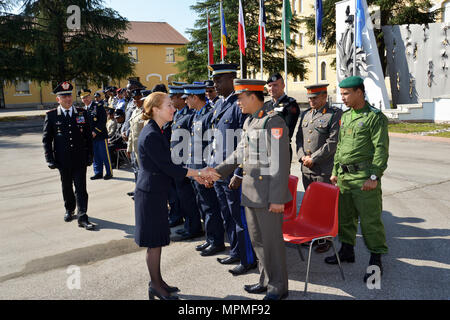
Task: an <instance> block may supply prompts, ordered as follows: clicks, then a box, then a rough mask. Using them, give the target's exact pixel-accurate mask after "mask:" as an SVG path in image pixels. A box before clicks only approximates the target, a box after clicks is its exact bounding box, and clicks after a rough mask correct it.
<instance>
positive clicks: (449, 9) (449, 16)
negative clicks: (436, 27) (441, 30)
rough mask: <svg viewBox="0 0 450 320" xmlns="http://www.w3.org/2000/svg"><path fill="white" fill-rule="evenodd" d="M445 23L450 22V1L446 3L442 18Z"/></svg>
mask: <svg viewBox="0 0 450 320" xmlns="http://www.w3.org/2000/svg"><path fill="white" fill-rule="evenodd" d="M442 21H443V22H450V1H447V2H446V3H444V13H443V17H442Z"/></svg>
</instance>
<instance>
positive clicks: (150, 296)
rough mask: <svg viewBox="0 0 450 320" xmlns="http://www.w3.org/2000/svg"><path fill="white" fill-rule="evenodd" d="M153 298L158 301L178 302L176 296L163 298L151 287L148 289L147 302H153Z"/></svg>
mask: <svg viewBox="0 0 450 320" xmlns="http://www.w3.org/2000/svg"><path fill="white" fill-rule="evenodd" d="M155 296H156V297H158V299H159V300H179V298H178V297H177V296H171V295H170V294H169V295H168V296H163V295H162V294H160V293H159V292H158V291H156V290H155V289H153V288H152V287H149V288H148V298H149V300H155Z"/></svg>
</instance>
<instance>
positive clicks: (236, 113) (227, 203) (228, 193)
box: [209, 64, 256, 274]
mask: <svg viewBox="0 0 450 320" xmlns="http://www.w3.org/2000/svg"><path fill="white" fill-rule="evenodd" d="M211 68H212V69H213V77H216V76H220V75H221V74H224V73H230V72H236V70H237V65H234V64H229V65H227V64H216V65H211ZM246 118H247V115H246V114H243V113H242V112H241V109H240V108H239V106H238V105H237V95H236V94H235V93H232V94H231V95H230V96H228V97H221V98H220V99H219V100H218V101H217V102H216V103H215V108H214V114H213V117H212V120H211V122H212V129H214V131H215V132H214V140H213V145H212V147H213V149H212V158H211V160H212V164H211V163H209V164H210V165H212V166H213V167H214V166H216V165H218V164H219V163H221V162H222V161H223V160H225V159H226V158H227V156H228V155H230V154H231V152H233V151H234V150H236V147H237V145H238V143H239V138H240V135H239V134H237V135H236V132H239V131H240V130H242V127H243V125H244V122H245V119H246ZM234 175H236V176H238V177H242V169H241V168H237V169H236V170H235V172H234ZM231 178H232V176H227V177H225V178H224V179H223V180H219V181H216V182H215V183H214V189H215V190H216V193H217V197H218V199H219V203H220V208H221V212H222V217H223V220H224V223H225V231H226V232H227V236H228V239H229V240H230V253H229V255H230V257H231V258H235V259H237V258H238V259H239V260H240V261H241V265H242V266H244V267H245V268H246V269H248V268H251V267H253V266H254V265H255V260H256V259H255V258H256V257H255V254H254V251H253V247H252V244H251V241H250V238H249V236H248V228H247V222H246V218H245V209H244V208H243V207H242V206H241V193H242V190H241V188H238V189H236V190H234V189H230V188H229V185H230V182H231ZM232 260H233V259H232ZM225 261H227V260H225ZM219 262H221V263H223V262H224V261H223V260H221V261H219ZM241 269H242V270H244V268H241ZM231 272H232V273H234V274H238V273H240V272H239V271H237V272H235V271H231Z"/></svg>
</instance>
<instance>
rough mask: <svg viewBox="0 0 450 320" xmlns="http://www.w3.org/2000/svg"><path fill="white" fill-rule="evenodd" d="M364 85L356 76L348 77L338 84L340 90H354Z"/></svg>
mask: <svg viewBox="0 0 450 320" xmlns="http://www.w3.org/2000/svg"><path fill="white" fill-rule="evenodd" d="M362 84H364V79H363V78H361V77H358V76H352V77H348V78H346V79H344V80H342V81H341V83H339V87H340V88H356V87H358V86H360V85H362Z"/></svg>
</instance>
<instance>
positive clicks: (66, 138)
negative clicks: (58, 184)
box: [42, 107, 93, 168]
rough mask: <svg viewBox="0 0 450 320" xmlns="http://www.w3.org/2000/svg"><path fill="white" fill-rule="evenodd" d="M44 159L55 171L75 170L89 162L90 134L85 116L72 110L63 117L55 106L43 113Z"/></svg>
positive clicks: (85, 114)
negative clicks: (69, 115)
mask: <svg viewBox="0 0 450 320" xmlns="http://www.w3.org/2000/svg"><path fill="white" fill-rule="evenodd" d="M42 143H43V144H44V151H45V160H46V161H47V163H49V164H55V165H56V166H57V167H58V168H79V167H83V166H88V165H90V164H91V163H92V157H93V150H92V148H93V147H92V131H91V127H90V125H89V118H88V113H87V112H86V110H84V109H82V108H73V111H72V117H70V118H69V119H67V118H66V116H65V114H64V113H62V112H61V111H60V110H59V107H58V108H56V109H53V110H51V111H49V112H47V114H46V116H45V120H44V135H43V138H42Z"/></svg>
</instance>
